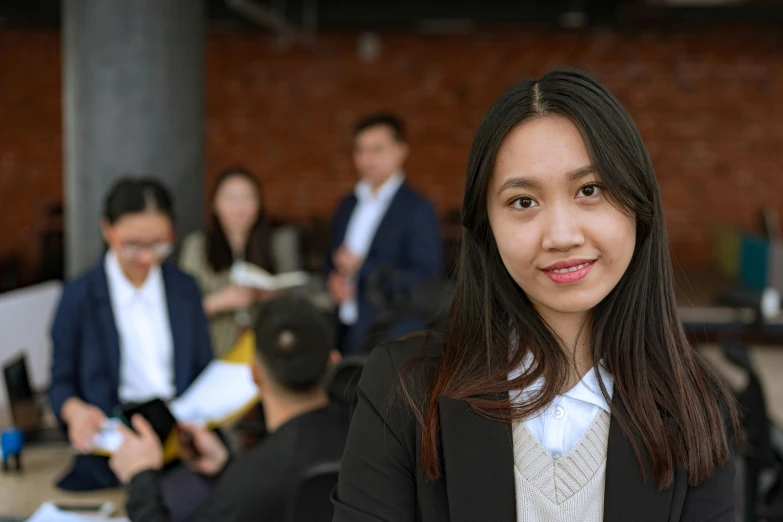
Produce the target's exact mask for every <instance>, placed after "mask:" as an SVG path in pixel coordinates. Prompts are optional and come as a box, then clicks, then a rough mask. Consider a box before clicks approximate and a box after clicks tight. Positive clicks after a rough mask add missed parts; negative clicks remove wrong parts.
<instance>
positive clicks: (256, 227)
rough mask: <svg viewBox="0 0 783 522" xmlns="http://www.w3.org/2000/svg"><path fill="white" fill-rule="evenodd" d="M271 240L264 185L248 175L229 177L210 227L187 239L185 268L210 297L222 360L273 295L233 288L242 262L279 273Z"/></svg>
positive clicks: (222, 179)
mask: <svg viewBox="0 0 783 522" xmlns="http://www.w3.org/2000/svg"><path fill="white" fill-rule="evenodd" d="M270 239H271V226H270V224H269V221H268V219H267V218H266V216H265V214H264V210H263V203H262V193H261V185H260V183H259V181H258V180H257V179H256V178H255V176H253V175H252V174H251V173H250V172H248V171H247V170H243V169H239V168H237V169H229V170H225V171H223V172H222V173H221V174H220V175H219V177H218V179H217V182H216V183H215V187H214V191H213V196H212V215H211V220H210V223H209V227H208V228H207V230H206V231H205V232H193V233H191V234H190V235H188V236H187V237H186V238H185V240H184V242H183V245H182V252H181V253H180V258H179V264H180V267H181V268H182V270H184V271H186V272H188V273H190V274H192V275H193V276H194V277H195V278H196V281H198V284H199V288H200V289H201V292H202V294H203V296H204V298H203V299H204V300H203V303H204V310H205V312H206V314H207V316H208V317H209V323H210V331H211V334H212V343H213V347H214V350H215V356H216V357H221V356H223V355H225V354H226V353H227V352H229V351H230V350H231V348H232V347H233V346H234V344H235V343H236V341H237V340H238V338H239V336H240V335H241V333H242V332H243V331H244V330H245V329H246V328H248V327H249V326H250V325H252V324H253V322H254V321H255V318H256V316H257V306H256V305H257V304H258V303H259V302H260V301H263V300H265V299H268V298H269V297H270V296H271V295H272V294H271V293H270V292H265V291H262V290H254V289H251V288H246V287H241V286H237V285H235V284H232V282H231V267H232V265H233V264H234V263H235V262H237V261H246V262H248V263H252V264H254V265H257V266H260V267H261V268H263V269H265V270H267V271H268V272H270V273H274V272H275V263H274V261H273V258H272V250H271V245H270Z"/></svg>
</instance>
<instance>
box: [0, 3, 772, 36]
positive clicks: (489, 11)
mask: <svg viewBox="0 0 783 522" xmlns="http://www.w3.org/2000/svg"><path fill="white" fill-rule="evenodd" d="M62 1H78V0H62ZM124 1H133V0H124ZM204 1H205V3H206V5H207V11H208V16H209V19H210V21H211V22H212V24H213V25H214V26H220V27H225V26H229V27H230V26H237V27H254V25H253V24H252V23H250V22H249V21H248V20H247V19H245V17H243V16H242V15H240V14H238V13H237V12H236V11H235V10H234V9H232V8H230V7H229V6H228V5H227V2H226V0H204ZM252 1H254V2H255V3H256V4H258V5H259V6H261V7H262V8H264V9H269V10H271V11H273V12H277V13H282V14H284V15H285V19H286V21H287V22H289V23H291V24H293V25H298V24H300V23H301V21H302V13H303V9H307V6H309V7H310V8H311V9H314V10H315V11H314V12H315V13H316V20H317V27H318V29H319V30H364V29H403V30H411V29H413V30H415V29H417V28H421V26H422V24H425V25H426V24H433V23H436V22H441V23H442V22H444V21H451V22H462V23H465V22H470V23H472V24H474V25H479V26H480V25H498V24H502V25H508V24H515V25H523V24H554V25H562V20H563V14H564V13H566V12H569V11H580V12H582V13H584V14H585V20H586V21H587V23H589V24H599V25H605V24H613V25H626V26H628V25H630V26H635V25H639V24H646V23H687V24H695V23H704V22H723V21H731V22H744V23H770V22H771V23H781V22H783V0H746V1H744V2H739V3H738V2H736V1H734V2H732V5H728V6H715V5H713V6H689V7H688V6H686V7H682V6H680V7H673V6H671V5H666V4H667V2H666V1H664V0H462V1H459V0H454V1H449V0H252ZM670 1H671V0H670ZM193 2H194V5H195V4H196V2H197V0H193ZM680 3H682V0H680ZM60 10H61V0H0V24H1V25H4V26H34V27H58V26H59V20H60Z"/></svg>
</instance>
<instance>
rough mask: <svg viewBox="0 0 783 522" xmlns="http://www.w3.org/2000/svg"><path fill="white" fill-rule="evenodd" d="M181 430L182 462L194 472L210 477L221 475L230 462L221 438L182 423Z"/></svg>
mask: <svg viewBox="0 0 783 522" xmlns="http://www.w3.org/2000/svg"><path fill="white" fill-rule="evenodd" d="M179 429H180V456H181V458H182V461H183V462H185V463H186V464H187V465H188V467H189V468H190V469H192V470H193V471H196V472H198V473H201V474H203V475H207V476H209V477H213V476H215V475H217V474H218V473H220V472H221V471H222V470H223V467H224V466H225V465H226V462H228V450H227V449H226V447H225V446H224V445H223V442H222V441H221V440H220V438H219V437H218V436H217V435H216V434H215V433H214V432H212V431H209V430H207V429H205V428H202V427H200V426H196V425H194V424H185V423H180V424H179ZM183 440H184V441H185V443H184V444H183V443H182V441H183Z"/></svg>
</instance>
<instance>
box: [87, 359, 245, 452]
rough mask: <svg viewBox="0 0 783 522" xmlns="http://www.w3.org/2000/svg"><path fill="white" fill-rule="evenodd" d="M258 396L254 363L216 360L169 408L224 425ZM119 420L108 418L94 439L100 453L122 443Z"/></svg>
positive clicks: (185, 418)
mask: <svg viewBox="0 0 783 522" xmlns="http://www.w3.org/2000/svg"><path fill="white" fill-rule="evenodd" d="M257 399H258V387H257V386H256V384H255V382H253V374H252V371H251V369H250V365H248V364H239V363H229V362H225V361H212V362H210V363H209V365H208V366H207V367H206V368H205V369H204V371H203V372H201V375H199V376H198V378H196V380H195V381H193V383H192V384H191V385H190V387H188V389H187V390H185V393H183V394H182V395H181V396H180V397H178V398H177V399H174V400H173V401H171V403H169V405H168V407H169V410H170V411H171V413H172V415H174V418H176V419H177V420H178V421H180V422H188V423H192V424H197V425H200V426H205V425H211V424H220V423H221V422H222V421H224V420H225V419H226V418H229V417H232V416H233V415H235V414H237V412H241V411H242V410H243V409H244V408H246V407H247V406H248V405H250V404H252V403H253V402H254V401H255V400H257ZM119 422H121V421H120V420H119V419H114V418H112V419H108V420H107V421H106V423H105V424H104V427H103V429H102V430H101V431H100V432H98V434H97V435H96V436H95V438H94V439H93V446H94V447H95V449H96V450H97V451H98V452H99V453H103V454H106V453H108V454H112V453H114V451H116V450H117V448H119V447H120V446H121V445H122V434H121V433H120V432H119V431H117V429H116V427H117V425H118V423H119Z"/></svg>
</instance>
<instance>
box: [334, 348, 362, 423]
mask: <svg viewBox="0 0 783 522" xmlns="http://www.w3.org/2000/svg"><path fill="white" fill-rule="evenodd" d="M365 361H366V357H364V356H360V355H354V356H348V357H343V358H342V359H341V360H340V362H338V363H337V364H335V365H334V366H333V367H332V368H331V369H330V370H329V372H328V373H327V374H326V379H325V382H324V385H325V387H326V392H327V393H328V394H329V399H330V400H331V401H332V402H333V403H335V404H337V405H338V406H340V407H341V408H342V409H343V412H344V413H345V416H346V420H347V421H348V422H350V418H351V414H353V409H354V408H355V407H356V402H357V396H356V389H357V387H358V386H359V378H361V376H362V370H363V369H364V363H365Z"/></svg>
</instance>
